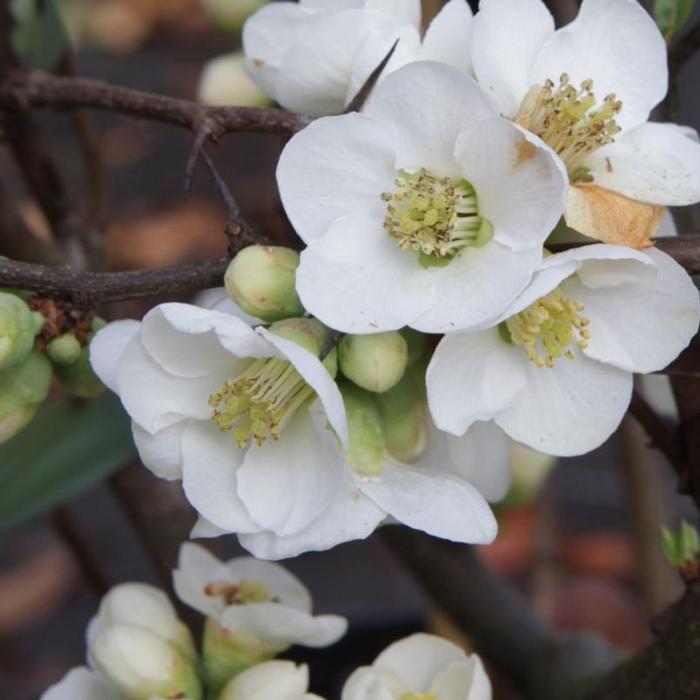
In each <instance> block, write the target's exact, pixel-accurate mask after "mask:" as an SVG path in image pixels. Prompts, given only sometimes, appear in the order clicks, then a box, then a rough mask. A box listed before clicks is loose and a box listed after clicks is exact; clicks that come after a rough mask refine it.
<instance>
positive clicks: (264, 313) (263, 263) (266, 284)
mask: <svg viewBox="0 0 700 700" xmlns="http://www.w3.org/2000/svg"><path fill="white" fill-rule="evenodd" d="M298 266H299V254H298V253H296V252H295V251H293V250H290V249H289V248H282V247H280V246H265V245H252V246H248V247H247V248H244V249H243V250H242V251H240V253H238V254H237V255H236V257H235V258H234V259H233V260H232V261H231V264H230V265H229V266H228V269H227V270H226V275H225V277H224V284H225V286H226V291H227V292H228V295H229V296H230V297H231V299H233V300H234V301H235V302H236V304H238V306H240V307H241V309H243V311H245V312H246V313H248V314H250V315H251V316H255V317H256V318H260V319H262V320H263V321H280V320H282V319H286V318H292V317H294V316H300V315H301V314H303V313H304V307H303V306H302V304H301V301H300V300H299V296H298V295H297V292H296V269H297V267H298Z"/></svg>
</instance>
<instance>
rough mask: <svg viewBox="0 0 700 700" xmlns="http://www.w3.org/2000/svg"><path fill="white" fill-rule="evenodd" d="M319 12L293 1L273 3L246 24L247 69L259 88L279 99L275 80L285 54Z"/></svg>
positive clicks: (244, 37) (244, 28) (244, 44)
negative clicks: (310, 10) (309, 9)
mask: <svg viewBox="0 0 700 700" xmlns="http://www.w3.org/2000/svg"><path fill="white" fill-rule="evenodd" d="M315 19H316V13H314V12H309V11H306V10H305V9H302V8H300V7H299V5H297V4H296V3H292V2H279V3H270V4H269V5H265V6H264V7H263V8H262V9H261V10H259V11H258V12H256V13H255V14H254V15H253V16H252V17H250V18H249V19H248V21H247V22H246V23H245V25H244V27H243V51H244V52H245V55H246V69H247V70H248V73H249V75H250V77H251V78H252V79H253V80H254V81H255V82H256V83H257V84H258V86H259V87H260V89H261V90H262V91H263V92H264V93H265V94H267V95H269V96H270V97H272V98H273V99H277V96H276V92H275V80H276V77H277V72H278V69H279V68H280V66H281V65H282V61H283V59H284V55H285V53H286V52H287V51H288V50H289V47H290V46H291V45H292V44H293V43H294V41H295V39H296V37H297V36H298V35H299V34H301V33H302V32H303V31H304V30H305V29H306V28H307V27H309V26H310V25H312V24H313V22H314V21H315Z"/></svg>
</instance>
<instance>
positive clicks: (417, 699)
mask: <svg viewBox="0 0 700 700" xmlns="http://www.w3.org/2000/svg"><path fill="white" fill-rule="evenodd" d="M399 700H438V697H437V695H433V694H432V693H404V694H403V695H402V696H401V697H400V698H399Z"/></svg>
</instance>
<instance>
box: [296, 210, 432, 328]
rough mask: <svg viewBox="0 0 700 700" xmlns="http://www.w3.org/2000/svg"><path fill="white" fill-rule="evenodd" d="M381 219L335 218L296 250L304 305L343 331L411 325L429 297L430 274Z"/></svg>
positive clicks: (423, 308)
mask: <svg viewBox="0 0 700 700" xmlns="http://www.w3.org/2000/svg"><path fill="white" fill-rule="evenodd" d="M381 221H382V220H381V219H375V218H374V217H370V216H368V215H365V214H355V215H353V216H348V217H344V218H342V219H338V220H337V221H336V222H335V223H333V225H332V226H331V227H330V229H329V230H328V233H327V234H326V235H325V236H324V237H323V238H322V239H321V240H319V241H314V242H312V243H311V244H310V245H309V247H308V248H307V249H306V250H304V251H303V252H302V254H301V262H300V264H299V267H298V269H297V277H296V280H297V291H298V293H299V297H300V298H301V301H302V303H303V304H304V307H305V308H306V309H307V310H308V311H309V312H310V313H312V314H313V315H314V316H317V317H318V318H319V319H320V320H321V321H323V322H324V323H325V324H326V325H329V326H330V327H332V328H336V329H338V330H341V331H344V332H347V333H377V332H379V331H388V330H396V329H398V328H402V327H403V326H406V325H410V324H411V323H412V322H413V321H414V320H415V319H416V318H417V317H418V316H420V315H421V313H423V312H424V311H426V310H427V309H428V308H430V307H431V305H432V304H433V301H434V298H435V297H434V293H433V284H432V281H431V280H432V275H430V274H429V272H428V271H426V270H424V269H423V268H421V267H420V265H419V264H418V256H417V255H416V254H415V253H412V252H410V251H405V250H401V249H400V248H399V247H398V245H397V243H396V241H395V240H394V239H393V238H392V237H391V236H390V235H389V234H387V233H386V231H384V229H383V228H382V225H381Z"/></svg>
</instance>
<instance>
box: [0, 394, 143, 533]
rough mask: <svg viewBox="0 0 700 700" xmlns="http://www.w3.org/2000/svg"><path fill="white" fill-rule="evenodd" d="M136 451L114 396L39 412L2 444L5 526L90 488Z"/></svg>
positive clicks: (0, 521)
mask: <svg viewBox="0 0 700 700" xmlns="http://www.w3.org/2000/svg"><path fill="white" fill-rule="evenodd" d="M133 454H134V444H133V440H132V437H131V427H130V421H129V418H128V416H127V415H126V413H125V412H124V410H123V409H122V407H121V404H120V403H119V400H118V399H117V398H116V397H115V396H114V395H113V394H105V395H103V396H101V397H100V398H99V399H95V400H94V401H90V402H87V403H83V404H80V405H79V404H76V403H75V402H73V401H70V400H65V401H63V402H62V403H60V404H58V405H57V406H54V407H52V408H50V409H48V410H46V411H44V412H42V413H40V414H39V415H38V416H37V418H36V419H35V420H34V421H33V422H32V423H31V424H30V425H29V427H27V428H26V429H25V430H23V431H22V432H21V433H19V434H18V435H16V436H15V437H14V438H12V439H11V440H9V441H8V442H6V443H4V444H3V445H0V529H1V528H5V527H7V526H8V525H11V524H13V523H16V522H19V521H20V520H25V519H26V518H30V517H32V516H34V515H37V514H38V513H41V512H42V511H44V510H47V509H49V508H51V507H53V506H55V505H57V504H58V503H61V502H63V501H65V500H67V499H69V498H72V497H74V496H76V495H77V494H79V493H81V492H82V491H85V490H86V489H87V488H89V487H90V486H92V485H93V484H95V483H97V482H99V481H101V480H103V479H105V478H106V477H108V476H109V475H110V474H112V473H113V472H114V471H116V470H117V469H118V468H119V467H120V466H122V465H123V464H124V463H125V462H127V461H128V460H129V459H130V458H131V457H132V456H133Z"/></svg>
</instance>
